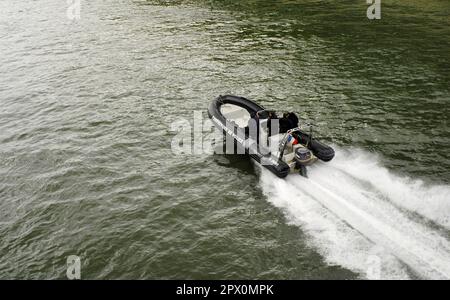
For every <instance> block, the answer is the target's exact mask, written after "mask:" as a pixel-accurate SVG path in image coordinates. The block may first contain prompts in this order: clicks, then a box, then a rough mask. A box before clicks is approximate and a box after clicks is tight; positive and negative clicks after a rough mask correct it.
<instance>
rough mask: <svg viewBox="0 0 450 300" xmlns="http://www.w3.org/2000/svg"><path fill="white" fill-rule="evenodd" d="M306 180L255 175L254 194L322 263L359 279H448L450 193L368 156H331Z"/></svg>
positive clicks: (354, 153)
mask: <svg viewBox="0 0 450 300" xmlns="http://www.w3.org/2000/svg"><path fill="white" fill-rule="evenodd" d="M308 171H309V178H308V179H306V178H303V177H301V176H299V175H290V176H288V178H286V179H279V178H277V177H275V176H274V175H273V174H272V173H270V172H269V171H267V170H266V169H264V168H262V169H261V177H260V178H261V179H260V180H261V187H262V189H263V191H264V193H265V194H266V195H267V197H268V199H269V201H270V202H271V203H273V204H274V205H275V206H277V207H279V208H281V209H282V210H283V211H284V212H285V214H286V217H287V219H288V220H289V222H291V223H293V224H296V225H299V226H301V227H302V228H303V229H304V230H305V231H306V232H307V234H308V236H309V241H310V242H311V244H312V246H314V247H316V248H317V249H318V251H319V252H320V253H321V254H322V255H323V256H324V257H325V259H326V261H327V262H328V263H329V264H336V265H340V266H343V267H346V268H349V269H351V270H353V271H355V272H357V273H359V274H361V276H362V277H365V278H373V279H377V278H380V279H406V278H411V277H413V278H414V277H419V278H432V279H440V278H447V279H450V240H449V236H450V234H449V229H450V220H449V218H450V187H449V186H448V185H441V186H429V185H426V184H425V183H423V182H421V181H418V180H411V179H408V178H403V177H399V176H397V175H394V174H392V173H390V172H389V171H388V170H387V169H386V168H384V167H383V166H381V165H380V164H379V162H378V159H377V157H376V156H374V155H371V154H369V153H366V152H363V151H361V150H357V149H351V150H343V149H337V151H336V157H335V158H334V160H333V161H331V162H329V163H317V164H315V165H314V166H311V167H310V168H309V170H308Z"/></svg>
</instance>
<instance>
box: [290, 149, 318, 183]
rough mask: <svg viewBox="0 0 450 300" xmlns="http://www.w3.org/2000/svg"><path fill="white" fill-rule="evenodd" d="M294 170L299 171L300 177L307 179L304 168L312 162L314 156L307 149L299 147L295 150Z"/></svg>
mask: <svg viewBox="0 0 450 300" xmlns="http://www.w3.org/2000/svg"><path fill="white" fill-rule="evenodd" d="M294 158H295V168H296V169H299V170H300V175H302V176H303V177H308V174H307V172H306V166H307V165H310V164H311V163H313V162H314V156H313V154H312V153H311V151H310V150H309V149H308V148H304V147H300V148H297V149H296V150H295V156H294Z"/></svg>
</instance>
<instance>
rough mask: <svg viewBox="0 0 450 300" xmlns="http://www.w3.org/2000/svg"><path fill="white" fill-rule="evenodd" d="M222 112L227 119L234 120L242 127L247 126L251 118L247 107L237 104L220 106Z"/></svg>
mask: <svg viewBox="0 0 450 300" xmlns="http://www.w3.org/2000/svg"><path fill="white" fill-rule="evenodd" d="M220 112H221V113H222V115H223V116H224V117H225V118H226V119H227V120H230V121H233V122H234V123H236V124H237V125H238V126H239V127H242V128H244V127H246V126H247V125H248V121H249V120H250V114H249V112H248V111H247V110H246V109H245V108H242V107H240V106H237V105H233V104H223V105H222V106H221V107H220Z"/></svg>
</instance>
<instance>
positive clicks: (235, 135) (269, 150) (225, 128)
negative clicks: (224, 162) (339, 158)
mask: <svg viewBox="0 0 450 300" xmlns="http://www.w3.org/2000/svg"><path fill="white" fill-rule="evenodd" d="M208 116H209V118H210V119H211V120H212V122H213V123H214V125H215V126H216V127H217V128H219V130H222V132H223V134H224V136H225V138H226V140H227V144H229V143H228V141H229V140H232V141H233V144H232V145H233V151H236V153H238V154H247V155H249V156H250V157H251V158H252V159H254V160H255V161H256V162H257V163H259V164H261V165H262V166H263V167H265V168H267V169H268V170H270V171H271V172H272V173H274V174H275V175H277V176H278V177H280V178H284V177H286V176H287V175H288V174H290V173H300V174H301V175H302V176H304V177H307V169H306V167H307V166H309V165H311V164H313V163H314V162H316V161H317V160H322V161H325V162H327V161H330V160H331V159H333V157H334V150H333V149H332V148H331V147H329V146H327V145H325V144H323V143H321V142H319V141H317V140H316V139H314V138H313V134H312V127H311V126H309V131H305V130H302V129H301V127H299V125H298V118H297V116H296V115H295V113H287V112H286V113H284V114H283V117H278V115H277V113H276V112H275V111H272V110H267V109H265V108H264V107H262V106H261V105H259V104H257V103H255V102H253V101H251V100H249V99H246V98H243V97H238V96H232V95H225V96H219V97H217V98H216V99H214V100H213V101H212V103H211V104H210V105H209V108H208ZM227 153H229V151H227Z"/></svg>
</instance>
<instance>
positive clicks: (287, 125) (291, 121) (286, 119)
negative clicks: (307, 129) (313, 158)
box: [280, 112, 298, 133]
mask: <svg viewBox="0 0 450 300" xmlns="http://www.w3.org/2000/svg"><path fill="white" fill-rule="evenodd" d="M296 127H298V117H297V115H296V114H295V113H294V112H285V113H284V114H283V117H282V118H281V119H280V133H286V132H287V131H288V130H290V129H293V128H296Z"/></svg>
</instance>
